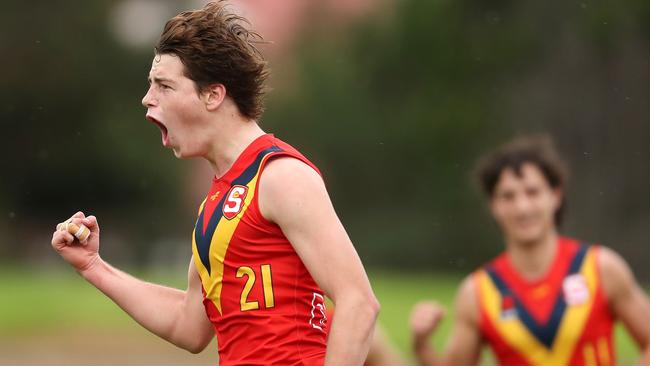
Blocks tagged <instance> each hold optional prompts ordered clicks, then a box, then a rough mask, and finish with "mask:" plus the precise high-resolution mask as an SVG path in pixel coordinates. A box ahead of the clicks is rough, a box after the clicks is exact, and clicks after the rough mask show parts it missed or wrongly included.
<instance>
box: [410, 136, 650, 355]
mask: <svg viewBox="0 0 650 366" xmlns="http://www.w3.org/2000/svg"><path fill="white" fill-rule="evenodd" d="M477 173H478V178H479V180H480V183H481V185H482V188H483V190H484V191H485V193H486V195H487V197H488V199H489V204H490V210H491V212H492V216H493V217H494V219H495V220H496V222H497V223H498V225H499V227H500V228H501V231H502V233H503V236H504V242H505V252H504V253H503V254H501V255H500V256H498V257H497V258H496V259H494V260H492V261H491V262H489V263H488V264H486V265H485V266H483V267H482V268H481V269H479V270H477V271H476V272H474V273H473V274H471V275H469V276H468V277H467V278H466V279H465V280H464V281H463V283H462V284H461V286H460V289H459V292H458V295H457V299H456V305H455V307H456V308H455V313H456V315H455V322H454V325H453V327H452V331H451V335H450V339H449V341H448V343H447V348H446V350H445V352H444V353H442V354H438V353H437V352H435V351H434V349H433V348H432V346H431V342H430V336H431V334H432V333H433V332H434V330H435V329H436V328H437V326H438V324H439V322H440V321H441V319H442V318H443V315H444V311H443V309H442V307H441V306H439V305H438V304H437V303H435V302H421V303H419V304H417V305H416V306H415V307H414V309H413V311H412V313H411V320H410V326H411V332H412V336H413V342H414V344H413V346H414V349H415V352H416V355H417V359H418V361H419V362H420V364H421V365H428V366H433V365H447V366H464V365H476V364H478V361H479V356H480V350H481V347H482V345H483V343H484V342H485V343H487V344H489V346H490V347H491V348H492V351H493V353H494V355H495V357H496V359H497V361H498V363H499V364H500V365H518V366H526V365H529V366H555V365H585V366H591V365H594V366H595V365H614V364H615V361H616V357H615V353H614V345H613V343H612V326H613V324H614V321H615V320H621V321H622V323H623V325H624V326H625V328H626V329H627V330H628V332H629V333H630V334H631V335H632V337H633V338H634V340H635V341H636V343H637V344H638V346H639V348H640V349H641V351H642V352H643V355H642V361H641V363H642V364H644V365H650V363H649V362H648V361H649V360H650V301H649V300H648V297H647V296H646V294H645V293H644V291H643V290H642V289H641V288H640V287H639V285H638V284H637V282H636V280H635V278H634V276H633V274H632V272H631V270H630V268H629V267H628V265H627V264H626V262H625V261H624V260H623V259H622V258H621V257H620V256H619V255H618V254H616V253H615V252H614V251H612V250H611V249H609V248H606V247H604V246H599V245H589V244H587V243H584V242H580V241H578V240H575V239H571V238H568V237H564V236H560V235H559V234H558V226H559V225H560V222H561V219H562V213H563V208H564V197H563V191H564V184H565V176H566V174H565V168H564V163H563V162H562V161H561V160H560V158H559V156H558V155H557V153H556V152H555V150H554V148H553V146H552V143H551V141H550V140H549V139H546V138H521V139H518V140H515V141H513V142H511V143H510V144H507V145H505V146H503V147H501V148H500V149H499V150H497V151H495V152H493V153H491V154H489V155H487V156H485V157H484V158H483V159H482V160H481V161H480V163H479V166H478V170H477ZM432 291H433V289H432Z"/></svg>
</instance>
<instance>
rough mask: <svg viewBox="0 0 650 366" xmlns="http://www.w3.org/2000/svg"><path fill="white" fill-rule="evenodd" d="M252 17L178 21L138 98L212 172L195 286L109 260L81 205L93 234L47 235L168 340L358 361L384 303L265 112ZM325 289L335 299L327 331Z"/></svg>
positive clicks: (77, 219)
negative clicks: (144, 277)
mask: <svg viewBox="0 0 650 366" xmlns="http://www.w3.org/2000/svg"><path fill="white" fill-rule="evenodd" d="M247 24H248V23H247V22H246V20H245V19H243V18H241V17H239V16H236V15H234V14H232V13H231V12H230V11H229V10H228V8H227V7H226V6H225V4H224V3H223V2H217V3H210V4H208V5H206V6H205V7H204V8H203V9H201V10H196V11H187V12H183V13H181V14H179V15H177V16H175V17H174V18H172V19H170V20H169V21H168V22H167V24H166V25H165V28H164V30H163V33H162V35H161V37H160V39H159V41H158V43H157V45H156V47H155V55H154V58H153V62H152V64H151V71H150V73H149V83H150V86H149V90H148V91H147V93H146V95H145V96H144V98H143V100H142V104H143V105H144V106H145V107H146V108H147V113H146V118H147V120H149V121H150V122H152V123H154V124H155V125H157V126H158V127H159V128H160V131H161V133H162V144H163V145H164V146H165V147H168V148H171V149H172V150H173V151H174V154H175V155H176V157H178V158H191V157H201V158H204V159H206V160H207V161H208V162H209V163H210V164H211V166H212V168H213V170H214V173H215V177H214V180H213V182H212V187H211V189H210V191H209V192H208V194H207V196H206V199H205V200H204V201H203V203H202V204H201V206H200V208H199V213H198V219H197V221H196V226H195V229H194V232H193V233H192V253H193V256H192V258H191V260H190V268H189V273H188V288H187V290H186V291H181V290H176V289H172V288H168V287H164V286H159V285H155V284H151V283H147V282H144V281H141V280H139V279H136V278H133V277H131V276H129V275H128V274H126V273H124V272H122V271H119V270H117V269H115V268H114V267H112V266H110V265H109V264H108V263H106V262H105V261H103V260H102V258H101V257H100V255H99V238H100V235H99V225H98V223H97V219H96V218H95V217H93V216H88V217H86V216H85V215H84V214H83V213H81V212H78V213H77V214H75V215H74V216H73V217H72V218H71V220H72V222H73V223H74V224H76V225H78V224H84V225H86V226H87V227H88V228H89V229H90V230H91V234H90V237H89V238H88V241H87V243H86V244H85V245H81V244H80V243H79V242H78V241H77V240H74V237H73V236H72V235H71V234H70V233H69V232H68V231H66V229H65V228H66V227H67V226H69V225H61V229H60V230H57V231H56V232H55V233H54V235H53V238H52V246H53V247H54V249H55V250H56V251H57V252H58V253H59V254H60V255H61V256H62V257H63V258H64V259H65V260H66V261H67V262H69V263H70V264H71V265H72V266H73V267H74V268H75V269H76V270H77V271H78V272H79V273H80V274H81V275H82V276H83V277H84V278H85V279H86V280H88V281H89V282H90V283H91V284H93V285H94V286H96V287H97V288H98V289H99V290H101V291H102V292H103V293H104V294H106V295H107V296H108V297H110V298H111V299H112V300H113V301H115V303H117V304H118V305H119V306H120V307H121V308H122V309H123V310H124V311H126V312H127V313H128V314H129V315H130V316H132V317H133V318H134V319H135V320H136V321H137V322H138V323H140V324H141V325H142V326H144V327H145V328H147V329H148V330H150V331H151V332H153V333H155V334H157V335H158V336H160V337H162V338H164V339H166V340H168V341H169V342H171V343H173V344H175V345H177V346H179V347H182V348H185V349H187V350H189V351H191V352H199V351H201V350H202V349H204V348H205V347H206V345H207V344H209V342H210V341H211V339H212V337H213V336H214V334H216V335H217V342H218V346H219V363H220V365H323V363H324V364H325V365H337V366H338V365H361V364H362V363H363V362H364V360H365V357H366V353H367V352H368V347H369V345H370V342H371V339H372V330H373V328H374V324H375V319H376V316H377V313H378V311H379V304H378V302H377V300H376V298H375V296H374V294H373V292H372V289H371V287H370V284H369V282H368V278H367V276H366V273H365V271H364V269H363V266H362V264H361V261H360V259H359V257H358V255H357V253H356V251H355V249H354V247H353V246H352V243H351V242H350V239H349V238H348V236H347V234H346V232H345V229H344V228H343V226H342V224H341V223H340V221H339V219H338V218H337V215H336V213H335V212H334V209H333V207H332V204H331V202H330V199H329V196H328V193H327V191H326V189H325V185H324V183H323V180H322V179H321V176H320V173H319V171H318V169H317V168H316V167H315V166H314V165H313V164H312V163H311V162H310V161H309V160H307V159H306V158H305V157H304V156H303V155H301V154H300V153H299V152H298V151H297V150H295V149H294V148H292V147H291V146H289V145H288V144H286V143H284V142H282V141H280V140H279V139H277V138H275V137H274V136H273V135H271V134H266V133H264V132H263V131H262V129H261V128H260V127H259V125H258V124H257V122H256V121H257V120H258V119H259V118H260V116H261V114H262V110H263V105H262V98H263V95H264V83H265V79H266V78H267V75H268V71H267V68H266V64H265V62H264V61H263V59H262V58H261V56H260V55H259V52H258V51H257V49H256V48H255V42H256V41H257V40H259V36H258V35H257V34H256V33H254V32H252V31H250V30H248V29H247ZM321 289H322V290H321ZM324 295H327V296H329V297H330V298H331V299H332V301H333V302H334V303H335V305H336V319H335V320H334V321H333V322H332V324H331V329H329V330H328V327H330V324H328V322H327V321H326V317H325V304H324V301H323V300H324ZM327 332H329V338H326V336H327ZM326 345H327V347H326Z"/></svg>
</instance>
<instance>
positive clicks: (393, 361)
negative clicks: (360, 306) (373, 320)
mask: <svg viewBox="0 0 650 366" xmlns="http://www.w3.org/2000/svg"><path fill="white" fill-rule="evenodd" d="M364 365H366V366H405V365H406V361H404V358H403V357H402V355H401V354H400V352H399V351H398V350H397V349H396V348H395V346H394V345H393V344H392V343H391V342H390V340H389V339H388V337H387V336H386V334H385V332H384V330H383V329H382V327H381V326H380V325H379V323H377V326H376V327H375V333H374V335H373V337H372V343H371V344H370V350H369V351H368V358H366V362H365V363H364Z"/></svg>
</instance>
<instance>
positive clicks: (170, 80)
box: [147, 76, 174, 84]
mask: <svg viewBox="0 0 650 366" xmlns="http://www.w3.org/2000/svg"><path fill="white" fill-rule="evenodd" d="M147 81H149V83H151V82H152V78H151V76H149V77H147ZM153 82H155V83H158V84H160V83H171V84H173V83H174V81H173V80H172V79H167V78H160V77H154V78H153Z"/></svg>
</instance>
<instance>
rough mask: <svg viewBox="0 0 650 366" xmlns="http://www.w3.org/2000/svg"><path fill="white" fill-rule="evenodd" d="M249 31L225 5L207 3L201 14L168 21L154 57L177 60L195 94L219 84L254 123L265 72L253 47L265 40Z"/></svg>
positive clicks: (261, 108) (188, 13)
mask: <svg viewBox="0 0 650 366" xmlns="http://www.w3.org/2000/svg"><path fill="white" fill-rule="evenodd" d="M247 26H250V23H249V22H248V21H247V20H246V19H245V18H243V17H240V16H238V15H235V14H233V13H232V12H230V11H229V9H228V8H227V7H226V3H225V2H224V1H223V0H221V1H218V2H211V3H208V4H207V5H206V6H205V7H203V9H200V10H193V11H185V12H182V13H180V14H178V15H176V16H175V17H173V18H171V19H170V20H169V21H168V22H167V24H165V28H164V30H163V32H162V34H161V35H160V39H159V40H158V43H157V44H156V47H155V52H156V54H158V55H162V54H173V55H176V56H178V57H179V58H180V60H181V62H183V65H184V66H185V75H186V76H187V77H188V78H190V79H192V80H193V81H194V82H195V84H196V87H197V91H201V90H203V89H204V88H205V87H207V86H208V85H211V84H223V85H224V86H225V87H226V93H227V95H229V96H230V97H231V98H232V99H233V100H234V102H235V104H236V105H237V107H238V108H239V112H240V113H241V114H242V115H243V116H245V117H247V118H250V119H258V118H260V116H261V115H262V112H263V111H264V93H265V91H266V90H265V85H264V83H265V81H266V79H267V77H268V75H269V71H268V68H267V64H266V61H264V58H263V57H262V55H261V53H260V52H259V51H258V49H257V48H256V47H255V44H256V43H260V42H262V41H263V39H262V37H261V36H260V35H259V34H257V33H255V32H254V31H251V30H249V29H247Z"/></svg>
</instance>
